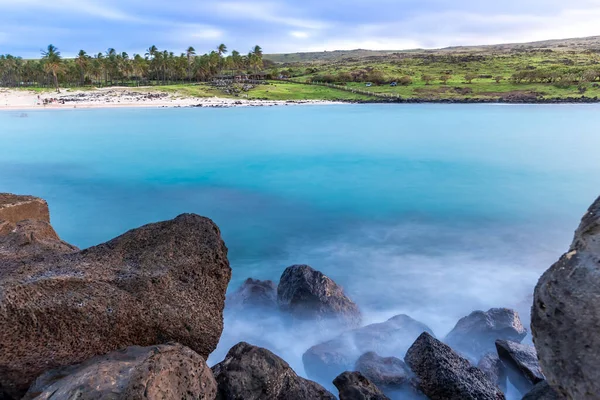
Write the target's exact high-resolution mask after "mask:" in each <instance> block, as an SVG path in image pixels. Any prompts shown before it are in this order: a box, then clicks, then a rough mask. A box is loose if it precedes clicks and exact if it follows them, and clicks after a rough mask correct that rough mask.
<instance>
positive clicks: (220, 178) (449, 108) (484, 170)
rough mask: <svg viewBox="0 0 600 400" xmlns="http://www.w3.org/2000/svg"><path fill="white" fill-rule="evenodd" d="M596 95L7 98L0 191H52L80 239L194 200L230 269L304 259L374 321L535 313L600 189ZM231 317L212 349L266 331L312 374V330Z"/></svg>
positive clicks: (56, 209) (269, 341)
mask: <svg viewBox="0 0 600 400" xmlns="http://www.w3.org/2000/svg"><path fill="white" fill-rule="evenodd" d="M599 126H600V106H598V105H560V106H558V105H555V106H553V105H510V106H508V105H458V104H457V105H433V104H428V105H317V106H289V107H283V106H282V107H261V108H227V109H183V108H182V109H94V110H43V111H42V110H40V111H24V112H21V111H18V112H17V111H4V112H0V191H2V192H13V193H19V194H31V195H35V196H39V197H42V198H44V199H46V200H48V202H49V205H50V211H51V218H52V224H53V226H54V228H55V229H56V231H57V232H58V233H59V235H60V236H61V237H62V238H63V239H64V240H66V241H68V242H70V243H73V244H75V245H77V246H79V247H81V248H85V247H88V246H92V245H94V244H98V243H101V242H103V241H106V240H109V239H111V238H113V237H115V236H117V235H119V234H121V233H123V232H124V231H126V230H129V229H132V228H135V227H138V226H141V225H144V224H147V223H150V222H155V221H159V220H165V219H170V218H173V217H175V216H177V215H178V214H181V213H187V212H193V213H197V214H200V215H204V216H207V217H210V218H211V219H213V220H214V221H215V222H216V223H217V224H218V225H219V227H220V228H221V230H222V234H223V237H224V239H225V242H226V244H227V246H228V248H229V251H230V253H229V256H230V257H229V259H230V262H231V266H232V268H233V278H232V282H231V285H230V290H235V289H236V288H237V287H238V286H239V285H240V284H241V283H242V282H243V281H244V280H245V279H246V278H248V277H253V278H257V279H271V280H274V281H278V279H279V277H280V275H281V273H282V272H283V270H284V269H285V268H286V267H288V266H290V265H293V264H309V265H311V266H312V267H314V268H315V269H318V270H321V271H322V272H324V273H325V274H326V275H328V276H329V277H331V278H332V279H334V280H335V281H336V282H338V283H339V284H340V285H342V286H343V287H344V288H345V291H346V293H347V294H348V296H349V297H350V298H352V299H353V300H354V301H355V302H356V303H357V304H358V305H359V307H360V308H361V309H362V311H363V313H364V315H365V320H366V322H380V321H384V320H386V319H387V318H389V317H391V316H393V315H396V314H399V313H406V314H408V315H410V316H412V317H413V318H415V319H418V320H420V321H422V322H424V323H426V324H428V325H429V326H430V327H431V328H432V329H433V330H434V332H435V333H436V335H438V336H439V337H443V336H444V335H445V334H446V333H447V332H448V331H449V330H450V329H451V328H452V327H453V326H454V324H455V323H456V321H457V320H458V319H459V318H460V317H462V316H465V315H467V314H469V313H470V312H471V311H473V310H476V309H483V310H487V309H488V308H490V307H513V308H516V309H518V310H519V311H520V312H521V314H522V317H523V319H524V321H528V315H527V313H528V309H529V307H530V305H531V294H532V290H533V287H534V286H535V283H536V282H537V279H538V278H539V276H540V275H541V274H542V273H543V271H545V270H546V269H547V268H548V267H549V266H550V265H551V264H552V263H553V262H554V261H555V260H557V258H558V257H559V256H560V254H562V253H563V252H564V251H565V250H566V249H567V248H568V246H569V244H570V242H571V239H572V235H573V231H574V230H575V228H576V227H577V225H578V223H579V220H580V218H581V216H582V215H583V214H584V212H585V211H586V209H587V207H588V206H589V205H590V204H591V203H592V202H593V200H594V199H595V198H596V197H597V196H598V195H599V194H600V158H599V157H598V150H599V149H600V130H599ZM232 318H233V317H228V319H226V327H225V332H224V334H223V341H222V345H221V346H220V347H219V349H218V350H217V351H216V352H215V353H214V355H213V357H211V359H213V358H214V359H213V360H211V361H212V362H218V361H219V360H220V359H222V357H223V356H224V354H225V353H226V351H227V350H228V348H229V347H230V346H231V345H232V344H234V343H237V342H239V341H241V340H246V341H250V342H252V340H253V339H257V338H259V337H260V338H261V340H262V342H264V343H266V346H268V347H269V348H271V349H272V350H274V351H275V352H277V353H278V354H279V355H281V356H282V357H283V358H284V359H286V361H288V362H289V363H290V364H291V365H292V366H293V367H294V368H295V369H296V370H297V371H298V372H299V373H301V374H302V373H303V368H302V362H301V359H300V357H301V355H302V353H303V352H304V350H306V349H307V348H308V347H310V346H311V345H313V344H316V342H318V341H319V340H321V339H323V337H320V336H319V335H320V333H319V332H313V333H312V335H311V334H306V332H303V333H302V335H299V333H298V332H296V333H294V332H290V331H288V330H284V329H283V330H277V331H272V330H270V331H269V332H265V330H264V329H263V330H261V328H260V326H261V323H262V322H261V321H256V323H255V324H254V325H252V324H250V323H241V322H240V321H237V320H233V319H232Z"/></svg>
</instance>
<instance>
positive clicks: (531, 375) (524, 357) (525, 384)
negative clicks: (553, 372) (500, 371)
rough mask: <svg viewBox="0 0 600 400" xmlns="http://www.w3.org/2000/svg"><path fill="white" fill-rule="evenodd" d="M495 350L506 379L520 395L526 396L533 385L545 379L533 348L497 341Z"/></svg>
mask: <svg viewBox="0 0 600 400" xmlns="http://www.w3.org/2000/svg"><path fill="white" fill-rule="evenodd" d="M496 348H497V349H498V356H499V357H500V360H502V363H503V364H504V365H505V367H506V372H507V375H508V379H509V380H510V382H511V383H512V384H513V385H514V386H515V387H516V388H517V389H518V390H519V391H520V392H521V394H526V393H527V392H529V391H530V390H531V389H532V388H533V386H534V385H535V384H537V383H539V382H541V381H543V380H544V379H545V377H544V374H543V373H542V370H541V369H540V364H539V363H538V359H537V354H536V352H535V348H534V347H533V346H527V345H524V344H520V343H515V342H509V341H506V340H498V341H496Z"/></svg>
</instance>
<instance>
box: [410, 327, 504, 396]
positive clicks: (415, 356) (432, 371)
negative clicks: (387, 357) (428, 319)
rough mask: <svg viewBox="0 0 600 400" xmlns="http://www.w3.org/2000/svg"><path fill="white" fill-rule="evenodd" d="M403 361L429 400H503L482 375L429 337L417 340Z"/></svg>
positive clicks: (425, 335)
mask: <svg viewBox="0 0 600 400" xmlns="http://www.w3.org/2000/svg"><path fill="white" fill-rule="evenodd" d="M404 361H406V363H407V364H408V366H409V367H410V368H411V369H412V371H413V372H414V373H415V374H416V375H417V378H419V380H420V382H419V388H420V389H421V390H422V391H423V393H425V395H426V396H428V397H429V398H430V399H432V400H437V399H440V400H442V399H444V400H503V399H504V398H505V397H504V394H503V393H502V392H501V391H500V389H498V387H497V386H496V385H495V384H494V383H492V382H491V381H490V380H489V379H488V377H487V376H486V375H485V374H484V373H483V371H481V370H480V369H479V368H476V367H473V366H472V365H471V364H470V363H469V361H467V360H466V359H464V358H462V357H461V356H459V355H458V354H456V353H455V352H454V351H453V350H452V349H451V348H450V347H449V346H447V345H446V344H444V343H442V342H440V341H439V340H437V339H435V338H434V337H432V336H431V335H430V334H428V333H423V334H422V335H421V336H419V338H418V339H417V340H416V341H415V343H414V344H413V345H412V346H411V348H410V349H408V351H407V353H406V357H405V358H404Z"/></svg>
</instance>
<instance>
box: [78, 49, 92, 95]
mask: <svg viewBox="0 0 600 400" xmlns="http://www.w3.org/2000/svg"><path fill="white" fill-rule="evenodd" d="M89 58H90V57H89V56H88V55H87V53H86V52H85V50H79V54H77V58H76V59H75V62H76V63H77V66H78V67H79V72H80V74H81V86H83V85H84V84H85V73H86V71H87V67H88V64H89Z"/></svg>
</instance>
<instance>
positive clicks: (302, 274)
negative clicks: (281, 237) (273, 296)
mask: <svg viewBox="0 0 600 400" xmlns="http://www.w3.org/2000/svg"><path fill="white" fill-rule="evenodd" d="M277 301H278V303H279V307H280V309H281V310H282V311H284V312H287V313H289V314H291V315H292V316H293V317H294V318H297V319H301V320H318V321H323V320H325V321H327V320H334V321H336V322H338V323H340V324H341V325H343V326H346V327H356V326H359V325H360V323H361V319H362V317H361V313H360V310H359V309H358V307H357V305H356V304H354V302H353V301H352V300H350V299H349V298H348V297H347V296H346V295H345V294H344V291H343V289H342V288H341V287H340V286H338V285H337V284H336V283H335V282H334V281H333V280H331V279H330V278H328V277H327V276H325V275H324V274H323V273H321V272H319V271H315V270H314V269H312V268H311V267H309V266H308V265H294V266H291V267H288V268H287V269H286V270H285V271H284V272H283V274H282V275H281V280H280V281H279V286H278V287H277Z"/></svg>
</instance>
